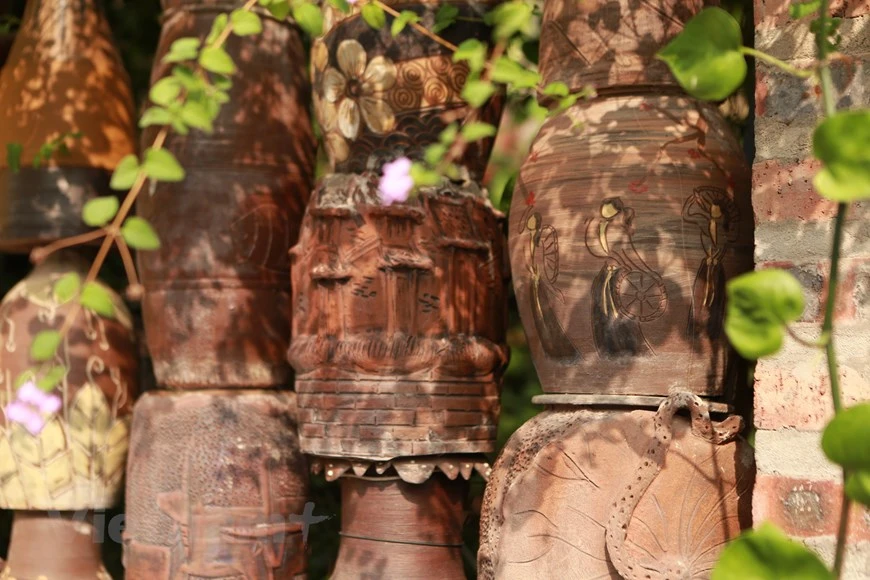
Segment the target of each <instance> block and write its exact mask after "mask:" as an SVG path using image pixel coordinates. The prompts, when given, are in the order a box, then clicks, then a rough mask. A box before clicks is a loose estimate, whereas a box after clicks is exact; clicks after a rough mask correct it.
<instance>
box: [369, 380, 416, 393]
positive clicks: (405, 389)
mask: <svg viewBox="0 0 870 580" xmlns="http://www.w3.org/2000/svg"><path fill="white" fill-rule="evenodd" d="M377 385H378V392H379V393H396V394H400V395H414V394H416V393H418V392H419V391H420V386H421V385H422V383H419V382H415V381H378V382H377Z"/></svg>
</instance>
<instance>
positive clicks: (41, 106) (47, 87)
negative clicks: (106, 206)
mask: <svg viewBox="0 0 870 580" xmlns="http://www.w3.org/2000/svg"><path fill="white" fill-rule="evenodd" d="M75 133H79V134H80V136H78V137H72V136H71V135H72V134H75ZM134 135H135V120H134V116H133V99H132V96H131V93H130V87H129V78H128V76H127V73H126V71H124V68H123V64H122V62H121V57H120V55H119V53H118V51H117V49H116V48H115V46H114V44H113V42H112V34H111V31H110V30H109V26H108V23H107V22H106V20H105V18H104V17H103V15H102V13H101V11H100V8H99V6H98V3H97V2H96V1H95V0H75V1H70V2H67V1H61V0H30V1H29V2H28V3H27V7H26V9H25V13H24V17H23V18H22V22H21V27H20V29H19V30H18V32H17V35H16V37H15V42H14V44H13V45H12V48H11V50H10V52H9V56H8V59H7V61H6V64H5V66H3V68H2V71H0V143H17V144H19V145H20V146H21V154H20V158H19V160H20V170H19V171H17V172H16V171H13V170H12V168H10V167H8V165H7V159H6V156H5V155H4V156H3V157H2V158H0V250H2V251H6V252H28V251H30V249H32V248H33V247H35V246H37V245H41V244H45V243H47V242H51V241H53V240H55V239H58V238H62V237H66V236H71V235H75V234H79V233H83V232H86V231H88V230H89V229H90V228H88V227H87V226H86V225H85V224H84V223H83V222H82V220H81V210H82V207H83V206H84V204H85V203H86V202H87V201H88V200H90V199H92V198H94V197H97V196H100V195H112V192H111V190H110V189H109V187H108V184H109V177H110V176H111V173H112V171H114V168H115V166H116V165H117V164H118V162H119V161H120V160H121V158H123V157H124V156H125V155H128V154H131V153H133V152H134V151H135V138H134ZM64 137H66V139H65V145H66V147H67V150H66V151H64V150H58V151H57V152H55V153H54V154H53V155H52V156H51V158H50V159H47V160H41V161H40V163H39V167H38V168H37V167H34V166H33V164H34V160H35V159H37V158H38V157H39V151H40V148H41V147H42V146H43V145H45V144H47V143H49V142H51V141H53V140H56V139H58V138H64Z"/></svg>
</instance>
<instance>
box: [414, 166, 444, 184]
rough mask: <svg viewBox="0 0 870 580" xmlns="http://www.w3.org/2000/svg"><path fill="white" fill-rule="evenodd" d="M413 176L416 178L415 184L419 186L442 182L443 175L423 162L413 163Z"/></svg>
mask: <svg viewBox="0 0 870 580" xmlns="http://www.w3.org/2000/svg"><path fill="white" fill-rule="evenodd" d="M411 178H412V179H413V180H414V185H415V186H417V187H425V186H432V185H438V184H439V183H441V176H440V175H438V172H437V171H435V170H433V169H429V168H427V167H426V166H425V165H423V164H422V163H413V164H411Z"/></svg>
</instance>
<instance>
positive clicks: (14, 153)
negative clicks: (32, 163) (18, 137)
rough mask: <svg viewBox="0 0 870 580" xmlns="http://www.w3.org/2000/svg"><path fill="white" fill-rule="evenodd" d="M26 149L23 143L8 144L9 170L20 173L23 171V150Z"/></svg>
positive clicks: (7, 160) (7, 159) (7, 163)
mask: <svg viewBox="0 0 870 580" xmlns="http://www.w3.org/2000/svg"><path fill="white" fill-rule="evenodd" d="M22 151H24V146H22V145H21V143H7V144H6V165H8V166H9V171H11V172H12V173H18V172H19V171H21V152H22Z"/></svg>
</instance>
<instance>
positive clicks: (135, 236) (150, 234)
mask: <svg viewBox="0 0 870 580" xmlns="http://www.w3.org/2000/svg"><path fill="white" fill-rule="evenodd" d="M121 235H122V236H124V241H125V242H127V245H128V246H130V247H131V248H135V249H137V250H156V249H158V248H159V247H160V238H158V237H157V232H155V231H154V228H152V227H151V224H149V223H148V222H147V221H146V220H145V219H143V218H140V217H137V216H133V217H129V218H127V221H125V222H124V225H123V226H121Z"/></svg>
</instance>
